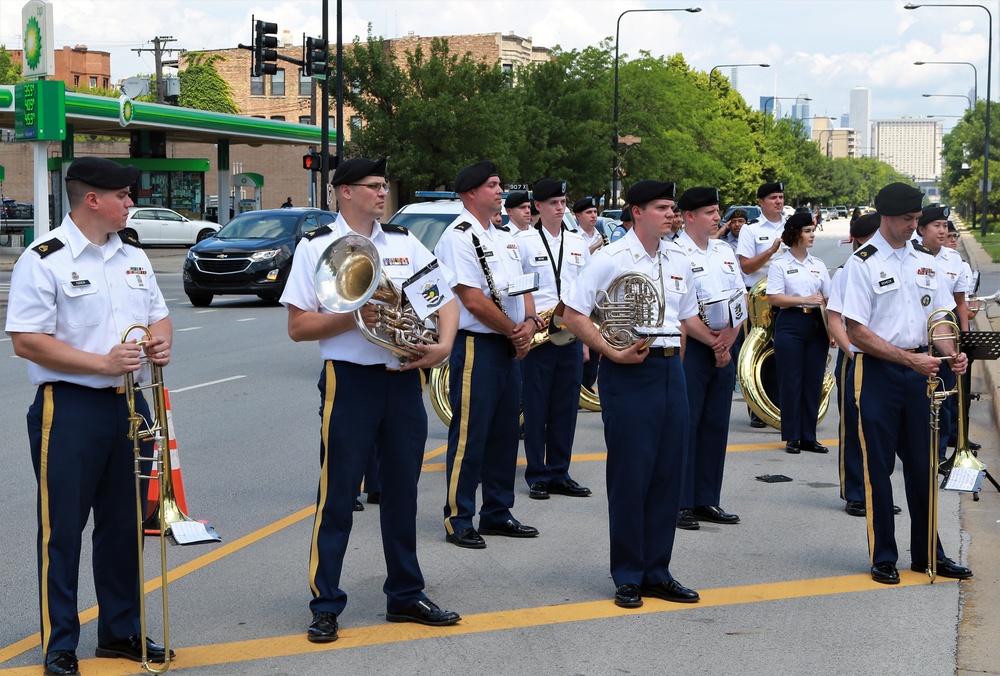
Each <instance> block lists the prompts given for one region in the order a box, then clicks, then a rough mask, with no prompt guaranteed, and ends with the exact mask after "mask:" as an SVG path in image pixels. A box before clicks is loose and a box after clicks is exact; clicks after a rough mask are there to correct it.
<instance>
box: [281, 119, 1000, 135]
mask: <svg viewBox="0 0 1000 676" xmlns="http://www.w3.org/2000/svg"><path fill="white" fill-rule="evenodd" d="M312 123H313V119H312V118H311V117H310V116H308V115H300V116H299V124H312ZM984 138H985V137H984Z"/></svg>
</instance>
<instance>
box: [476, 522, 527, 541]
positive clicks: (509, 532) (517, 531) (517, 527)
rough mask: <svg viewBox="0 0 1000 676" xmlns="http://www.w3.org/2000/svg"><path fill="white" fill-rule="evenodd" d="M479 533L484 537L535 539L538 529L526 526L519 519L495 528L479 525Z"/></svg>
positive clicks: (499, 524)
mask: <svg viewBox="0 0 1000 676" xmlns="http://www.w3.org/2000/svg"><path fill="white" fill-rule="evenodd" d="M479 532H480V533H482V534H483V535H506V536H507V537H511V538H533V537H535V536H536V535H538V529H537V528H535V527H534V526H525V525H524V524H523V523H521V522H520V521H518V520H517V519H514V518H510V519H507V520H506V521H504V522H503V523H498V524H496V525H495V526H483V525H482V524H480V525H479Z"/></svg>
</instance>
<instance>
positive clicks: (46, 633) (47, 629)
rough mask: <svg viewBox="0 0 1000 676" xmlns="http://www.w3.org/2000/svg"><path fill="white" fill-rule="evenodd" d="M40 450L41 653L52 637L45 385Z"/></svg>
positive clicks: (49, 408)
mask: <svg viewBox="0 0 1000 676" xmlns="http://www.w3.org/2000/svg"><path fill="white" fill-rule="evenodd" d="M42 397H43V403H42V449H41V461H40V462H39V473H38V489H39V491H40V492H41V497H40V502H41V506H42V507H41V511H42V513H41V519H42V523H41V527H42V572H41V580H39V584H40V585H41V587H42V652H43V653H47V652H48V651H49V639H50V638H51V637H52V618H51V617H50V615H49V541H50V540H51V539H52V523H51V521H50V516H49V442H50V441H51V439H52V418H53V414H54V408H55V405H54V402H53V400H52V386H51V385H46V386H45V390H44V391H43V394H42Z"/></svg>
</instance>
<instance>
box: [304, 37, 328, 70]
mask: <svg viewBox="0 0 1000 676" xmlns="http://www.w3.org/2000/svg"><path fill="white" fill-rule="evenodd" d="M302 61H303V66H302V74H303V75H305V76H306V77H315V78H319V79H324V78H326V74H327V72H328V71H329V70H330V62H329V49H328V45H327V42H326V40H324V39H323V38H306V40H305V44H304V45H302Z"/></svg>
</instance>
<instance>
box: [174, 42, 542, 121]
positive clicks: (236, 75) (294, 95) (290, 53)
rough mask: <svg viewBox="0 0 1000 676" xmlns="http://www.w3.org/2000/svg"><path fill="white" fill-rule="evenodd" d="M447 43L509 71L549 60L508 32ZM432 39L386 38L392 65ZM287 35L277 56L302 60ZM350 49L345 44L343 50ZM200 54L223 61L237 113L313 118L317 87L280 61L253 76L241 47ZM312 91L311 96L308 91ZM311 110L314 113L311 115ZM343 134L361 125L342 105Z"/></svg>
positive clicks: (183, 61)
mask: <svg viewBox="0 0 1000 676" xmlns="http://www.w3.org/2000/svg"><path fill="white" fill-rule="evenodd" d="M442 37H444V38H446V39H447V40H448V46H449V49H450V50H451V52H452V53H453V54H458V55H464V54H467V53H468V54H471V55H472V58H474V59H476V60H478V61H482V62H484V63H500V65H501V67H502V68H503V69H504V70H514V69H515V68H516V67H517V66H523V65H528V64H531V63H540V62H543V61H547V60H548V59H549V58H550V52H549V50H548V49H547V48H545V47H537V46H535V45H533V44H532V41H531V38H530V37H528V38H522V37H519V36H517V35H515V34H514V33H513V32H510V33H509V34H507V35H503V34H501V33H481V34H476V35H448V36H442ZM433 39H434V38H433V37H424V36H419V35H414V34H412V33H410V34H409V35H407V36H405V37H402V38H394V39H391V40H386V43H387V44H388V45H389V49H391V50H392V53H393V55H394V57H395V58H396V60H397V62H400V63H403V62H405V59H406V52H407V51H409V52H413V51H414V50H416V48H417V47H418V46H419V47H421V48H422V49H423V50H424V51H425V52H428V51H429V50H430V46H431V41H432V40H433ZM289 42H290V39H289V37H288V36H287V35H283V36H282V41H281V45H280V46H279V48H278V50H277V51H278V53H279V54H280V55H282V56H287V57H289V58H293V59H301V58H302V46H301V45H291V44H289ZM347 48H350V46H347ZM192 53H193V52H189V53H187V54H181V55H180V59H179V60H180V68H182V69H183V68H184V67H185V66H186V63H187V58H189V55H190V54H192ZM199 53H200V54H205V55H213V54H219V55H221V56H222V57H224V58H223V60H220V61H217V62H216V64H215V67H216V70H218V71H219V74H220V75H221V76H222V77H223V78H224V79H225V80H226V81H227V82H229V84H230V85H231V86H232V88H233V101H234V102H235V103H236V105H237V106H238V107H239V109H240V113H241V114H243V115H250V116H253V117H264V118H269V119H274V120H285V121H287V122H298V123H300V124H313V123H314V122H313V121H314V120H316V122H315V123H316V124H318V119H319V110H320V108H319V106H320V105H321V102H320V100H319V87H314V86H313V82H314V81H313V80H311V79H310V78H303V77H302V71H301V69H300V68H299V67H298V66H296V65H294V64H291V63H288V62H286V61H278V73H277V74H276V75H265V76H262V77H259V78H254V77H251V76H250V57H251V54H250V51H249V50H245V49H217V50H210V51H205V52H199ZM314 91H315V97H314V96H313V93H314ZM314 111H315V112H314ZM334 115H335V111H334V110H331V111H330V127H331V129H333V128H335V127H336V120H335V119H334ZM344 119H345V122H347V124H345V125H344V136H345V139H346V140H350V138H351V132H350V130H351V128H352V127H353V126H356V125H358V124H361V122H362V121H361V119H360V118H359V117H358V116H357V115H356V114H355V112H354V111H353V110H352V109H351V107H350V106H348V105H346V104H345V106H344Z"/></svg>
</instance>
